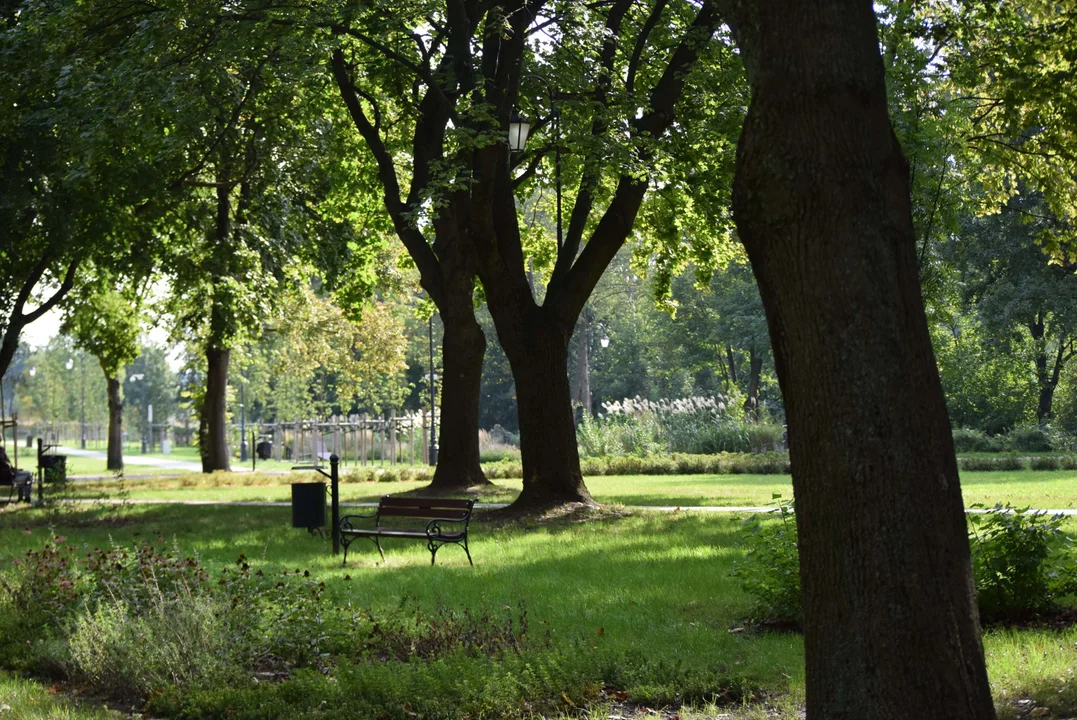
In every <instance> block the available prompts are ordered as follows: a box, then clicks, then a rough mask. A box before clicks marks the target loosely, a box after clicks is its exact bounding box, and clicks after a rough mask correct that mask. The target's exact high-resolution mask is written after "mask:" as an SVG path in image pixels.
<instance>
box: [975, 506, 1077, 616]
mask: <svg viewBox="0 0 1077 720" xmlns="http://www.w3.org/2000/svg"><path fill="white" fill-rule="evenodd" d="M977 507H982V506H977ZM969 522H970V524H971V532H970V534H969V541H970V543H971V546H972V567H973V572H974V574H975V576H976V588H977V594H978V598H979V603H980V612H981V613H982V614H983V615H984V617H985V618H988V619H991V618H998V617H1002V616H1007V615H1013V614H1022V613H1041V612H1051V611H1053V610H1056V609H1057V606H1058V602H1059V601H1060V600H1061V599H1062V598H1063V597H1065V596H1066V595H1071V594H1073V593H1077V569H1075V568H1074V563H1073V558H1072V553H1071V550H1070V548H1071V543H1072V541H1071V540H1070V538H1069V537H1068V536H1067V535H1065V534H1064V533H1063V532H1062V522H1063V517H1062V516H1061V515H1053V516H1049V515H1047V514H1046V513H1044V512H1040V511H1029V509H1028V508H1024V509H1017V508H1012V507H1010V506H1009V505H1006V506H1002V505H996V506H995V507H994V508H992V509H991V510H988V511H987V512H986V513H983V514H974V515H972V516H970V518H969Z"/></svg>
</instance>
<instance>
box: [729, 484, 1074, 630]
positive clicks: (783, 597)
mask: <svg viewBox="0 0 1077 720" xmlns="http://www.w3.org/2000/svg"><path fill="white" fill-rule="evenodd" d="M778 497H780V496H775V498H776V499H777V498H778ZM973 507H974V508H982V507H983V506H982V505H974V506H973ZM769 515H772V516H774V515H776V516H777V517H776V518H774V517H760V516H758V515H753V516H752V517H751V518H749V520H748V521H747V522H746V523H745V529H744V531H743V534H744V537H745V538H746V541H747V542H748V543H749V545H750V546H749V550H748V554H747V556H746V557H745V559H744V560H743V561H741V562H739V563H737V564H736V566H735V568H734V570H733V571H732V575H733V576H734V577H736V578H738V579H739V580H740V583H741V587H742V588H743V589H744V590H745V592H747V593H748V594H750V595H752V596H753V597H754V599H755V603H756V604H755V607H754V608H753V614H752V620H753V621H755V622H764V623H765V622H783V623H799V621H800V616H801V607H800V574H799V562H800V561H799V556H798V553H797V535H796V523H795V522H794V521H793V503H792V502H788V503H786V502H779V503H778V508H777V509H776V510H774V511H772V512H771V513H769ZM1064 519H1065V518H1064V516H1062V515H1053V516H1049V515H1047V514H1046V513H1044V512H1042V511H1030V510H1029V509H1028V508H1024V509H1018V508H1013V507H1010V506H1009V505H1005V506H1003V505H996V506H995V507H994V508H992V509H990V510H988V511H987V512H985V513H982V514H978V513H973V514H970V515H969V516H968V522H969V528H970V532H969V543H970V546H971V551H972V567H973V573H974V576H975V580H976V590H977V597H978V600H979V604H980V612H981V615H982V616H983V617H984V618H985V619H986V620H988V621H991V620H1019V619H1022V618H1027V617H1028V616H1029V614H1031V613H1050V612H1057V611H1058V610H1059V609H1060V603H1061V602H1062V601H1063V599H1065V598H1066V597H1067V596H1074V595H1077V563H1075V560H1077V553H1075V552H1074V547H1073V539H1072V538H1071V537H1070V536H1069V535H1067V534H1066V533H1064V532H1063V531H1062V524H1063V522H1064Z"/></svg>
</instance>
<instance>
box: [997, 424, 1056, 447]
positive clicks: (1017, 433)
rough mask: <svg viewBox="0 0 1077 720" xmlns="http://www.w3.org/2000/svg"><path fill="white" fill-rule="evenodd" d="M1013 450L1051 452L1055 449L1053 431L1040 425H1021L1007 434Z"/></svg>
mask: <svg viewBox="0 0 1077 720" xmlns="http://www.w3.org/2000/svg"><path fill="white" fill-rule="evenodd" d="M1006 440H1007V442H1008V443H1009V446H1010V448H1011V449H1013V450H1018V451H1020V452H1050V451H1051V450H1054V449H1055V448H1054V447H1053V443H1052V433H1051V432H1050V429H1049V428H1047V427H1043V426H1040V425H1020V426H1018V427H1015V428H1014V429H1013V430H1011V431H1010V432H1009V433H1008V434H1007V435H1006Z"/></svg>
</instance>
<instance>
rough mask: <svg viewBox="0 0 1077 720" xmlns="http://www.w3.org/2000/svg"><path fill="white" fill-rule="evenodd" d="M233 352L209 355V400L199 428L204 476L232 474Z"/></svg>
mask: <svg viewBox="0 0 1077 720" xmlns="http://www.w3.org/2000/svg"><path fill="white" fill-rule="evenodd" d="M231 355H232V351H231V350H214V349H210V350H207V351H206V361H207V368H206V397H205V400H204V401H203V403H202V417H201V418H200V421H199V428H198V448H199V451H200V452H201V454H202V472H205V473H211V472H213V471H215V470H225V471H227V470H231V467H230V466H229V457H228V427H227V415H226V410H227V404H228V360H229V359H230V358H231Z"/></svg>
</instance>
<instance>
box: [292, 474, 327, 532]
mask: <svg viewBox="0 0 1077 720" xmlns="http://www.w3.org/2000/svg"><path fill="white" fill-rule="evenodd" d="M292 527H295V528H307V529H308V530H313V529H314V528H320V527H325V483H323V482H308V483H292Z"/></svg>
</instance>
